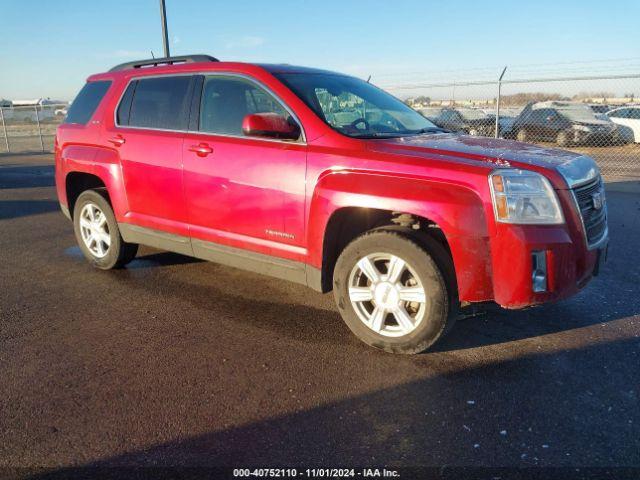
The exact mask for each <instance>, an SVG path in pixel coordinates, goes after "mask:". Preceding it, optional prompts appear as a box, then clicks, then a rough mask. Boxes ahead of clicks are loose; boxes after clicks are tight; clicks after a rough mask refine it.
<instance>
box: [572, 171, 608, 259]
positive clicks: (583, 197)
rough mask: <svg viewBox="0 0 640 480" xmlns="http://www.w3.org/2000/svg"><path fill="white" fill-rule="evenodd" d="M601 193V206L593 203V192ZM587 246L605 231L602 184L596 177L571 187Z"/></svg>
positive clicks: (605, 214)
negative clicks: (580, 216) (598, 206)
mask: <svg viewBox="0 0 640 480" xmlns="http://www.w3.org/2000/svg"><path fill="white" fill-rule="evenodd" d="M598 193H600V194H601V195H602V207H601V208H599V209H597V208H595V205H594V194H598ZM573 194H574V196H575V199H576V202H577V204H578V208H579V209H580V215H582V223H583V224H584V231H585V235H586V237H587V244H588V245H589V247H591V246H593V245H595V244H597V243H598V242H599V241H600V240H602V238H603V237H604V235H606V233H607V205H606V203H605V196H604V184H603V182H602V179H601V178H600V177H598V178H597V179H596V180H594V181H592V182H589V183H587V184H586V185H582V186H580V187H576V188H574V189H573Z"/></svg>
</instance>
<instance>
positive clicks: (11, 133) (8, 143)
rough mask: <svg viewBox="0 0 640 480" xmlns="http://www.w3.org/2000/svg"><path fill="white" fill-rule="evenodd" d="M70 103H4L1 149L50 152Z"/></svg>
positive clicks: (14, 151) (0, 121)
mask: <svg viewBox="0 0 640 480" xmlns="http://www.w3.org/2000/svg"><path fill="white" fill-rule="evenodd" d="M67 108H68V105H67V104H50V105H49V104H48V105H29V106H19V107H2V106H0V152H11V153H19V152H50V151H52V150H53V139H54V137H55V134H56V127H57V126H58V125H60V123H62V121H63V120H64V117H65V115H66V114H67Z"/></svg>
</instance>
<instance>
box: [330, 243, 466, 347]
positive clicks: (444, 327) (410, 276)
mask: <svg viewBox="0 0 640 480" xmlns="http://www.w3.org/2000/svg"><path fill="white" fill-rule="evenodd" d="M398 259H399V260H398ZM392 262H393V265H394V266H396V267H397V266H402V263H401V262H404V269H400V268H397V269H395V270H394V269H393V268H392V269H391V272H390V271H389V265H391V264H392ZM371 266H373V269H374V270H373V271H372V270H371ZM365 272H368V273H365ZM394 272H396V275H394ZM398 272H400V273H399V274H398ZM452 272H453V264H452V261H451V258H450V256H449V254H448V253H447V252H446V250H445V249H444V248H443V247H442V246H441V245H440V244H439V243H438V242H437V241H435V240H434V239H433V238H431V237H429V236H427V235H424V237H421V238H420V239H418V238H417V237H411V236H409V235H408V234H406V233H404V232H399V231H387V230H374V231H371V232H369V233H366V234H364V235H362V236H360V237H358V238H356V239H355V240H354V241H352V242H351V243H350V244H349V245H347V247H346V248H345V249H344V250H343V251H342V253H341V254H340V257H339V258H338V261H337V262H336V266H335V269H334V275H333V292H334V297H335V300H336V304H337V306H338V310H339V311H340V314H341V315H342V318H343V319H344V321H345V323H346V324H347V326H348V327H349V329H350V330H351V331H352V332H353V333H354V334H355V335H356V336H357V337H358V338H359V339H360V340H362V341H363V342H365V343H366V344H368V345H370V346H372V347H376V348H379V349H381V350H384V351H386V352H390V353H400V354H416V353H420V352H423V351H424V350H426V349H427V348H429V347H430V346H432V345H433V344H434V343H435V342H436V341H438V340H439V339H440V338H441V337H442V336H443V335H444V334H445V333H446V332H447V331H448V330H449V328H450V327H451V326H452V324H453V315H451V312H452V310H453V309H452V305H453V299H454V298H455V297H456V295H455V285H454V284H452V283H454V282H452V281H447V278H450V275H451V274H452ZM389 274H391V275H392V277H394V276H397V280H394V279H393V278H391V279H389V277H388V276H389ZM372 276H373V277H377V281H373V280H372V278H371V277H372ZM409 288H411V290H407V289H409ZM403 297H404V298H403ZM396 312H397V315H396ZM407 318H408V319H409V322H407Z"/></svg>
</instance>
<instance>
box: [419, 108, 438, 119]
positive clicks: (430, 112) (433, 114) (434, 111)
mask: <svg viewBox="0 0 640 480" xmlns="http://www.w3.org/2000/svg"><path fill="white" fill-rule="evenodd" d="M418 112H420V113H421V114H422V115H423V116H424V117H427V118H429V119H434V118H438V117H439V116H440V114H441V113H442V108H437V107H427V108H421V109H419V110H418Z"/></svg>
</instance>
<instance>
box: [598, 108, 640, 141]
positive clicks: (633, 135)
mask: <svg viewBox="0 0 640 480" xmlns="http://www.w3.org/2000/svg"><path fill="white" fill-rule="evenodd" d="M606 115H607V117H609V119H610V120H611V121H612V122H613V123H617V124H618V125H622V127H623V128H621V131H622V133H623V134H624V136H625V139H628V140H629V141H633V142H635V143H640V105H634V106H629V107H620V108H616V109H614V110H610V111H608V112H607V113H606ZM624 127H626V128H624ZM627 137H628V138H627Z"/></svg>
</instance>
